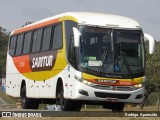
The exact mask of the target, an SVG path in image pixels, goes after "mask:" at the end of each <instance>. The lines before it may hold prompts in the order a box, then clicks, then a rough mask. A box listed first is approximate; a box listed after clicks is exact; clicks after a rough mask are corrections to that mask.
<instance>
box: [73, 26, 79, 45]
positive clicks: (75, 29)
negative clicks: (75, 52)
mask: <svg viewBox="0 0 160 120" xmlns="http://www.w3.org/2000/svg"><path fill="white" fill-rule="evenodd" d="M72 29H73V34H74V46H75V47H79V41H80V35H81V33H80V32H79V30H78V29H77V28H75V27H73V28H72Z"/></svg>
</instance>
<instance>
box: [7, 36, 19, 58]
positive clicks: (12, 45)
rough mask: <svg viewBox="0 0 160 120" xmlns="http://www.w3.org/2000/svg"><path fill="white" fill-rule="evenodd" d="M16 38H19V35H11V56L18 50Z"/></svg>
mask: <svg viewBox="0 0 160 120" xmlns="http://www.w3.org/2000/svg"><path fill="white" fill-rule="evenodd" d="M16 40H17V36H13V37H11V40H10V45H9V54H10V55H11V56H13V55H14V54H15V51H16Z"/></svg>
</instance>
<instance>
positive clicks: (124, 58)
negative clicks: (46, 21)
mask: <svg viewBox="0 0 160 120" xmlns="http://www.w3.org/2000/svg"><path fill="white" fill-rule="evenodd" d="M79 30H80V32H81V39H80V50H79V51H80V56H79V66H80V67H82V68H84V69H87V70H91V71H96V72H102V73H115V74H116V73H117V74H130V75H132V74H133V73H138V72H141V71H143V70H144V48H143V37H142V31H141V30H122V29H111V28H99V27H91V26H79Z"/></svg>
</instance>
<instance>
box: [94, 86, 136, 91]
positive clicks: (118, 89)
mask: <svg viewBox="0 0 160 120" xmlns="http://www.w3.org/2000/svg"><path fill="white" fill-rule="evenodd" d="M92 87H93V88H96V89H102V90H112V89H111V87H112V86H107V85H94V86H92ZM133 90H136V89H135V88H134V87H132V86H115V91H133Z"/></svg>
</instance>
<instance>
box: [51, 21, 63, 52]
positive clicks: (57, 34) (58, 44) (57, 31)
mask: <svg viewBox="0 0 160 120" xmlns="http://www.w3.org/2000/svg"><path fill="white" fill-rule="evenodd" d="M61 48H62V24H61V23H60V24H58V25H55V26H54V31H53V42H52V49H53V50H58V49H61Z"/></svg>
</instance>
